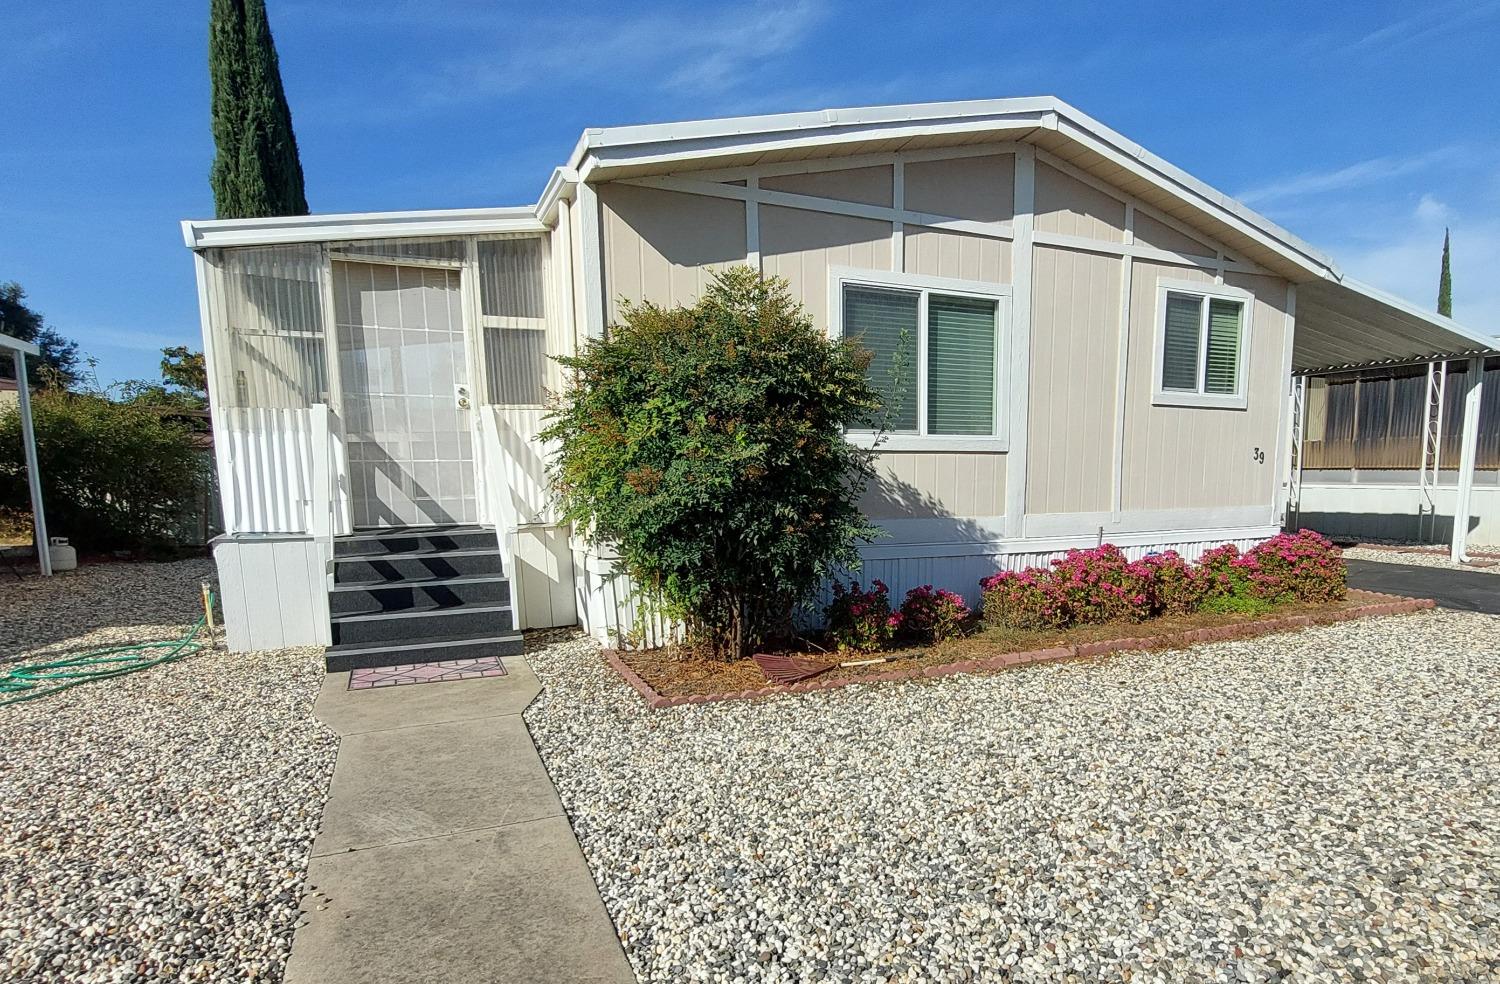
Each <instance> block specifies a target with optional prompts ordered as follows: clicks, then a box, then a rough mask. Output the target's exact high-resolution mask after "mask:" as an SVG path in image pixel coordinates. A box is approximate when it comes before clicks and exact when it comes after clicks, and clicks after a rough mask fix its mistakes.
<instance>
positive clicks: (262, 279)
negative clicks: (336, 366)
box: [214, 245, 328, 409]
mask: <svg viewBox="0 0 1500 984" xmlns="http://www.w3.org/2000/svg"><path fill="white" fill-rule="evenodd" d="M215 267H216V270H217V280H218V284H219V287H220V290H219V291H218V292H217V297H216V298H215V300H216V302H217V303H216V305H215V307H216V308H217V310H216V312H215V315H216V316H215V318H214V321H215V324H214V329H215V346H216V348H217V347H218V346H219V345H223V346H224V349H225V351H224V352H223V353H222V354H220V353H217V352H216V359H215V361H216V362H217V363H218V365H217V366H216V367H215V371H216V372H217V373H218V375H219V387H218V390H219V393H218V396H219V400H220V402H221V403H222V405H224V406H227V407H263V408H278V409H303V408H306V407H309V406H311V405H312V404H314V403H322V402H326V401H327V400H328V370H327V363H326V357H325V352H326V344H325V339H324V332H325V325H324V324H323V295H322V286H321V278H322V267H323V251H322V248H321V247H320V246H317V245H298V246H273V247H266V248H254V249H226V250H222V251H221V252H220V253H219V256H218V257H217V262H216V263H215Z"/></svg>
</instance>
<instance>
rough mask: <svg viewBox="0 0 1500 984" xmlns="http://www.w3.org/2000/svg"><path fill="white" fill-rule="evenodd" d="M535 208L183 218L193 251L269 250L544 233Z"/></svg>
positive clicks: (184, 234)
mask: <svg viewBox="0 0 1500 984" xmlns="http://www.w3.org/2000/svg"><path fill="white" fill-rule="evenodd" d="M546 230H547V227H546V225H544V224H543V223H542V221H541V220H540V219H538V218H537V215H536V206H534V205H523V206H518V207H509V208H471V209H435V210H426V211H414V212H348V213H342V214H336V215H294V216H276V217H273V218H265V219H202V220H194V219H185V220H183V223H182V238H183V242H184V243H186V244H187V247H188V248H189V249H206V248H209V247H213V246H270V245H276V244H280V243H307V242H330V241H334V240H340V239H384V238H403V237H407V236H470V235H484V234H487V233H499V232H545V231H546Z"/></svg>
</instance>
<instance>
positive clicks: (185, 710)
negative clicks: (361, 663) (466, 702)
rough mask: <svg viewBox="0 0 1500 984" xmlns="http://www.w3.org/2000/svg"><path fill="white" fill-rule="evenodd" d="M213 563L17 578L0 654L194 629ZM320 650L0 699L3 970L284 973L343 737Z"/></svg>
mask: <svg viewBox="0 0 1500 984" xmlns="http://www.w3.org/2000/svg"><path fill="white" fill-rule="evenodd" d="M211 573H212V565H211V564H207V565H205V563H204V562H201V561H189V562H184V563H181V564H142V565H109V566H108V567H104V568H92V569H86V570H83V571H80V572H79V573H78V574H76V575H69V576H65V577H61V578H58V579H56V580H55V582H53V583H52V584H50V585H49V584H47V583H45V582H41V583H39V582H38V581H35V580H33V581H28V582H25V583H24V584H21V585H17V584H16V583H15V582H10V583H8V584H7V583H0V612H3V614H0V633H3V634H0V660H5V659H13V658H18V657H20V656H22V655H26V654H27V651H29V653H30V654H31V655H36V654H38V653H43V652H45V653H49V654H54V653H57V652H65V651H72V650H74V649H77V648H86V647H92V646H100V645H109V644H118V643H121V642H126V641H131V640H136V639H142V638H148V639H149V638H166V637H173V636H177V635H179V634H181V632H182V631H183V630H184V629H185V625H184V624H183V623H184V622H189V621H191V620H192V619H193V618H195V617H196V614H197V612H196V606H197V600H196V592H197V587H198V581H199V579H200V577H201V576H203V575H205V574H209V575H211ZM70 631H71V632H72V635H71V636H70V635H69V632H70ZM23 647H24V648H23ZM321 664H322V660H321V651H320V650H317V649H301V650H286V651H282V652H272V653H255V654H248V655H246V654H241V655H228V654H226V653H224V652H222V651H212V652H205V653H202V654H199V655H196V656H190V657H188V658H186V659H184V660H183V661H181V662H178V663H172V664H166V665H163V666H159V667H155V668H153V669H150V670H147V671H144V672H141V673H136V674H132V675H130V676H126V677H121V678H118V679H114V680H109V681H104V682H99V683H91V684H86V685H84V686H80V687H75V688H73V689H71V690H68V691H65V692H63V693H60V694H56V695H53V696H50V697H44V698H41V699H39V700H35V701H31V702H28V703H24V704H16V705H11V706H7V707H0V744H3V747H4V749H5V752H4V755H3V757H0V979H4V980H25V981H77V982H114V981H146V980H152V981H158V980H173V981H225V982H228V981H247V980H264V981H276V980H280V978H281V973H282V968H283V966H284V963H285V960H286V955H287V952H288V950H289V948H290V942H291V932H292V928H293V925H294V924H295V922H296V920H297V917H298V901H299V899H300V897H301V895H302V891H303V879H304V875H305V871H306V865H307V854H308V850H309V848H310V846H311V843H312V838H313V835H314V833H315V832H316V829H317V825H318V820H319V817H320V815H321V813H322V806H323V802H324V799H325V797H326V793H327V788H328V782H329V779H330V777H331V775H332V771H333V761H334V756H335V753H336V750H337V739H336V737H335V736H334V735H333V733H332V732H330V731H328V730H326V729H324V728H323V727H322V726H321V725H319V724H317V723H316V721H314V719H313V718H312V713H311V709H312V702H313V699H314V697H315V696H316V695H317V691H318V687H319V685H320V683H321V680H322V675H323V674H322V665H321Z"/></svg>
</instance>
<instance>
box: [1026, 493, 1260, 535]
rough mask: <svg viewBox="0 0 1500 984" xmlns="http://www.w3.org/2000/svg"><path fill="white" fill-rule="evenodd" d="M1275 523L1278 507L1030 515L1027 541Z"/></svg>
mask: <svg viewBox="0 0 1500 984" xmlns="http://www.w3.org/2000/svg"><path fill="white" fill-rule="evenodd" d="M1275 521H1276V509H1275V506H1274V505H1272V504H1270V503H1267V504H1266V505H1263V506H1220V507H1213V508H1207V509H1137V510H1131V511H1129V512H1120V513H1111V512H1088V513H1081V512H1080V513H1031V514H1030V515H1028V516H1027V517H1026V524H1025V525H1026V538H1027V539H1028V540H1029V539H1031V538H1034V537H1059V536H1063V537H1068V536H1093V537H1095V538H1097V537H1098V536H1099V532H1100V530H1101V529H1102V530H1103V533H1104V540H1105V542H1106V543H1108V542H1110V538H1111V537H1112V536H1114V535H1116V534H1121V533H1127V534H1136V533H1152V534H1160V533H1162V532H1164V531H1171V530H1216V529H1229V528H1238V527H1260V526H1269V525H1272V524H1273V523H1275Z"/></svg>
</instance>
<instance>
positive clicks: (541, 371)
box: [484, 327, 547, 406]
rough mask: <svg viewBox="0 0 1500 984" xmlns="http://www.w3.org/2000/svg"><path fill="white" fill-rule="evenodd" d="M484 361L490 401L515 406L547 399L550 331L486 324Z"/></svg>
mask: <svg viewBox="0 0 1500 984" xmlns="http://www.w3.org/2000/svg"><path fill="white" fill-rule="evenodd" d="M484 361H485V366H486V369H487V375H488V377H489V378H488V379H487V380H486V382H487V383H488V386H489V389H488V392H489V401H490V402H491V403H499V404H507V405H512V406H542V405H544V404H545V403H546V402H547V392H546V387H545V385H544V383H543V380H544V379H545V377H546V371H547V333H546V332H545V331H541V330H538V329H527V328H489V327H487V328H485V329H484Z"/></svg>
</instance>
